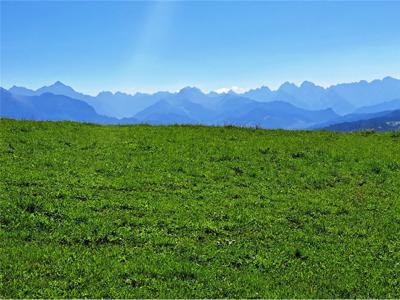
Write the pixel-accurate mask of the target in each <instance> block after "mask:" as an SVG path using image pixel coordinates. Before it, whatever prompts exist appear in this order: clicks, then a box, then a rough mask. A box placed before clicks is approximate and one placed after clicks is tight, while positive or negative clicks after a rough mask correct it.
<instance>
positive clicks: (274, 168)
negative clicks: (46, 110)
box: [0, 119, 400, 298]
mask: <svg viewBox="0 0 400 300" xmlns="http://www.w3.org/2000/svg"><path fill="white" fill-rule="evenodd" d="M0 178H1V179H0V203H1V204H0V298H9V297H11V298H20V297H30V298H32V297H33V298H37V297H57V298H60V297H62V298H71V297H73V298H75V297H80V298H83V297H96V298H100V297H107V298H108V297H113V298H137V297H139V298H149V297H150V298H158V297H163V298H172V297H179V298H183V297H184V298H199V297H201V298H204V297H212V298H225V297H235V298H237V297H246V298H250V297H256V298H276V297H284V298H292V297H295V298H309V297H313V298H315V297H318V298H332V297H334V298H343V297H346V298H348V297H349V298H353V297H363V298H375V297H376V298H399V297H400V237H399V236H400V134H399V133H391V132H387V133H374V132H360V133H351V134H340V133H332V132H318V131H315V132H305V131H279V130H278V131H270V130H260V129H241V128H234V127H201V126H166V127H157V126H144V125H141V126H97V125H90V124H78V123H70V122H28V121H12V120H4V119H3V120H0Z"/></svg>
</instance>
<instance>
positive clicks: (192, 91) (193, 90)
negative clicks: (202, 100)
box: [178, 86, 204, 96]
mask: <svg viewBox="0 0 400 300" xmlns="http://www.w3.org/2000/svg"><path fill="white" fill-rule="evenodd" d="M178 95H181V96H197V95H199V96H200V95H204V93H203V92H202V91H201V90H200V89H199V88H197V87H191V86H187V87H184V88H182V89H181V90H180V91H179V92H178Z"/></svg>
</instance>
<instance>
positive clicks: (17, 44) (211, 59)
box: [1, 0, 400, 94]
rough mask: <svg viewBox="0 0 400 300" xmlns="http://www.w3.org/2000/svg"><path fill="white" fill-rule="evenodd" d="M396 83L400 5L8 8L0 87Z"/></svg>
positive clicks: (14, 4)
mask: <svg viewBox="0 0 400 300" xmlns="http://www.w3.org/2000/svg"><path fill="white" fill-rule="evenodd" d="M385 76H393V77H397V78H400V1H391V2H384V1H354V2H345V1H297V2H287V1H280V2H278V1H276V2H273V1H257V2H256V1H254V2H253V1H240V2H239V1H219V2H217V1H191V2H183V1H168V2H137V1H125V2H122V1H121V2H120V1H99V2H94V1H69V2H68V1H66V2H62V1H42V2H37V1H28V2H22V1H3V0H1V85H2V86H3V87H6V88H8V87H10V86H12V85H14V84H15V85H19V86H26V87H29V88H38V87H40V86H43V85H48V84H51V83H52V82H54V81H57V80H60V81H62V82H64V83H66V84H69V85H71V86H73V87H74V88H75V89H77V90H80V91H83V92H87V93H92V94H93V93H97V92H98V91H102V90H111V91H117V90H120V91H126V92H134V91H156V90H177V89H179V88H181V87H183V86H187V85H190V86H197V87H199V88H201V89H203V90H206V91H207V90H215V89H218V88H223V87H231V86H239V87H243V88H251V87H257V86H261V85H268V86H270V87H272V88H276V87H277V86H279V85H280V84H281V83H282V82H284V81H291V82H295V83H299V82H302V81H304V80H310V81H313V82H315V83H317V84H321V85H325V86H326V85H330V84H333V83H337V82H349V81H358V80H360V79H366V80H371V79H375V78H382V77H385Z"/></svg>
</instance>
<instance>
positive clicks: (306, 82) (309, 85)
mask: <svg viewBox="0 0 400 300" xmlns="http://www.w3.org/2000/svg"><path fill="white" fill-rule="evenodd" d="M300 87H316V85H315V83H314V82H311V81H307V80H305V81H303V83H302V84H301V86H300Z"/></svg>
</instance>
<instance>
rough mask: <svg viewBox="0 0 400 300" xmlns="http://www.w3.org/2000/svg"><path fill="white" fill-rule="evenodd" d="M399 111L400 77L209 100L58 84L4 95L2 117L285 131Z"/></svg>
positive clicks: (186, 92) (208, 96)
mask: <svg viewBox="0 0 400 300" xmlns="http://www.w3.org/2000/svg"><path fill="white" fill-rule="evenodd" d="M396 110H400V80H399V79H395V78H392V77H385V78H383V79H377V80H373V81H371V82H367V81H360V82H355V83H343V84H337V85H334V86H331V87H328V88H323V87H321V86H317V85H315V84H314V83H312V82H309V81H305V82H303V83H302V84H301V85H300V86H297V85H295V84H293V83H289V82H285V83H284V84H282V85H281V86H280V87H279V88H278V89H277V90H274V91H273V90H271V89H269V88H268V87H266V86H262V87H260V88H257V89H252V90H249V91H246V92H244V93H235V92H234V91H228V92H226V93H216V92H210V93H204V92H202V91H201V90H200V89H198V88H195V87H185V88H183V89H181V90H180V91H179V92H176V93H171V92H157V93H154V94H145V93H136V94H134V95H129V94H126V93H121V92H117V93H111V92H101V93H99V94H98V95H97V96H90V95H85V94H82V93H80V92H78V91H75V90H74V89H73V88H72V87H70V86H67V85H65V84H63V83H61V82H59V81H57V82H56V83H54V84H52V85H49V86H44V87H41V88H39V89H37V90H31V89H28V88H25V87H17V86H13V87H12V88H10V89H9V90H5V89H1V102H0V115H1V116H2V117H10V118H16V119H32V120H73V121H83V122H93V123H101V124H135V123H149V124H204V125H224V124H232V125H239V126H260V127H263V128H284V129H310V128H322V127H329V126H330V127H332V125H334V124H339V123H344V122H346V123H347V124H348V123H349V122H350V123H351V122H359V121H360V120H368V119H372V118H377V117H379V118H380V119H379V120H381V119H382V118H384V116H385V114H388V113H390V112H393V111H396ZM397 115H398V114H397ZM393 116H396V114H392V115H391V118H392V119H393ZM399 121H400V120H399ZM391 122H392V123H393V120H392V121H391ZM362 124H365V122H364V123H362ZM374 124H375V123H374ZM393 124H395V122H394V123H393ZM337 128H342V127H340V126H339V127H337ZM385 128H387V126H386V127H385ZM389 128H390V126H389Z"/></svg>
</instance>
